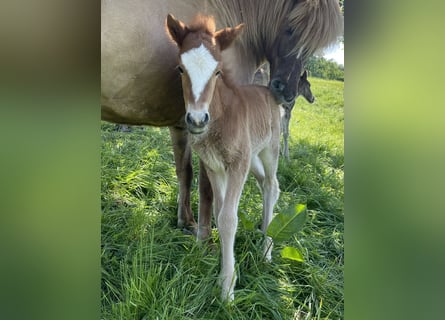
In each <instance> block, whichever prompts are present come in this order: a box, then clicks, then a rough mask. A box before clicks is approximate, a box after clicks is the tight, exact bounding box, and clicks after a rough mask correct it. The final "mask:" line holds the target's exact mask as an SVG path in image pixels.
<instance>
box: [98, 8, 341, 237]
mask: <svg viewBox="0 0 445 320" xmlns="http://www.w3.org/2000/svg"><path fill="white" fill-rule="evenodd" d="M101 5H102V9H101V10H102V13H101V24H102V25H101V86H102V90H101V91H102V95H101V105H102V119H103V120H106V121H110V122H115V123H122V124H130V125H151V126H167V127H169V130H170V137H171V140H172V143H173V150H174V156H175V163H176V174H177V177H178V181H179V197H178V202H179V203H178V226H179V227H186V228H188V229H191V230H192V231H193V232H197V234H198V238H199V239H205V238H207V237H208V235H209V232H210V218H211V205H212V201H213V194H212V191H211V187H210V184H209V181H208V177H207V174H206V172H205V170H203V169H201V170H200V176H199V193H200V197H199V198H200V200H199V211H200V212H199V219H201V222H202V223H200V225H201V226H207V227H203V228H202V230H196V222H195V219H194V217H193V213H192V211H191V206H190V188H191V181H192V175H193V172H192V164H191V148H190V144H189V141H188V136H187V131H186V130H185V121H184V115H185V107H184V101H183V95H182V91H181V80H180V76H179V73H178V70H177V68H176V67H177V54H178V48H177V46H175V44H174V43H173V42H172V41H171V40H169V39H168V37H167V35H166V32H165V17H166V16H167V13H172V14H173V15H175V16H176V17H177V18H178V19H180V20H181V21H185V22H189V21H190V20H191V18H192V17H193V16H194V15H195V14H196V13H197V12H202V13H205V14H207V15H212V16H214V17H215V20H216V27H217V28H218V29H220V28H224V27H227V26H232V27H233V26H236V25H238V24H240V23H245V25H246V29H245V32H244V33H243V34H242V36H241V37H240V38H239V39H238V40H237V41H236V42H235V43H234V45H233V46H232V47H231V48H230V49H227V50H226V51H224V53H223V57H222V59H223V61H224V63H225V65H226V66H227V67H228V68H229V69H230V70H231V77H232V78H234V79H236V80H237V81H238V82H239V84H249V83H252V81H253V75H254V73H255V71H256V70H257V69H258V67H259V66H260V65H262V64H263V63H264V62H265V61H266V60H267V61H268V62H269V63H270V75H271V85H270V87H269V88H270V90H271V91H272V93H273V94H274V96H275V98H276V100H277V102H279V103H284V102H286V101H287V102H290V101H293V100H294V99H295V95H296V86H295V82H296V81H298V79H294V78H293V77H298V76H299V75H300V74H301V70H297V69H298V68H301V66H300V64H297V63H296V61H304V60H305V59H306V58H307V57H309V56H310V55H312V54H313V53H314V52H315V51H317V50H319V49H321V48H324V47H326V46H328V45H330V44H331V43H332V42H334V41H335V40H336V39H337V37H338V36H339V35H340V34H341V33H342V15H341V12H340V9H339V5H338V0H275V1H270V0H194V1H185V0H150V1H148V0H102V1H101ZM297 58H298V59H297ZM289 83H292V85H289ZM200 167H201V168H202V164H200Z"/></svg>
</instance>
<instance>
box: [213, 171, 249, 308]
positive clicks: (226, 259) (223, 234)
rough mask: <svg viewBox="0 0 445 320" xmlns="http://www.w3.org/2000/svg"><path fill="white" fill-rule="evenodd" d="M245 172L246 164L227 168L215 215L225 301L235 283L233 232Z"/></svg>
mask: <svg viewBox="0 0 445 320" xmlns="http://www.w3.org/2000/svg"><path fill="white" fill-rule="evenodd" d="M247 172H248V166H246V165H245V166H244V168H242V170H240V171H236V172H233V171H230V169H229V172H228V175H227V185H226V192H225V196H224V202H223V204H222V207H221V210H220V212H219V215H218V217H217V223H218V231H219V237H220V239H221V255H222V261H221V273H220V284H221V297H222V299H223V300H227V301H232V300H233V298H234V292H233V291H234V288H235V283H236V274H235V254H234V245H235V234H236V229H237V227H238V205H239V200H240V196H241V192H242V189H243V185H244V182H245V180H246V176H247ZM215 193H216V191H215Z"/></svg>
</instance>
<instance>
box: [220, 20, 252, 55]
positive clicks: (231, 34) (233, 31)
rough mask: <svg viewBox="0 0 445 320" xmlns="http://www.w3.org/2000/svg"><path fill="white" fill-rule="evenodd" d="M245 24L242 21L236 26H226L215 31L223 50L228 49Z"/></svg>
mask: <svg viewBox="0 0 445 320" xmlns="http://www.w3.org/2000/svg"><path fill="white" fill-rule="evenodd" d="M244 26H245V24H244V23H241V24H240V25H237V26H236V27H235V28H224V29H222V30H219V31H217V32H215V39H216V42H217V43H218V44H219V47H220V49H221V51H222V50H224V49H227V48H228V47H229V46H230V45H231V44H232V42H233V40H235V39H236V38H237V37H238V35H239V34H240V33H241V31H242V30H243V29H244Z"/></svg>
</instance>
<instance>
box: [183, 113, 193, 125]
mask: <svg viewBox="0 0 445 320" xmlns="http://www.w3.org/2000/svg"><path fill="white" fill-rule="evenodd" d="M185 122H186V123H188V124H193V119H192V116H191V115H190V112H187V115H186V116H185Z"/></svg>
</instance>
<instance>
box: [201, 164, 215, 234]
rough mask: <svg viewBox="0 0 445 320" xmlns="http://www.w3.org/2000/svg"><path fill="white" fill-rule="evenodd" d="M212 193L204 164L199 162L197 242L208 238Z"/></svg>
mask: <svg viewBox="0 0 445 320" xmlns="http://www.w3.org/2000/svg"><path fill="white" fill-rule="evenodd" d="M212 201H213V191H212V186H211V184H210V180H209V177H208V176H207V171H206V168H205V165H204V163H203V162H202V161H201V160H200V161H199V212H198V235H197V236H198V237H197V238H198V241H201V240H206V239H208V238H209V237H210V230H211V221H212Z"/></svg>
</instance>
